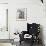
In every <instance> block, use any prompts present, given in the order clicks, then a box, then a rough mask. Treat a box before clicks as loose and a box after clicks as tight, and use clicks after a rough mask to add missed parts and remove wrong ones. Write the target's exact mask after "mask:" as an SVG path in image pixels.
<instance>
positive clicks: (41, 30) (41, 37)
mask: <svg viewBox="0 0 46 46" xmlns="http://www.w3.org/2000/svg"><path fill="white" fill-rule="evenodd" d="M40 39H41V40H42V45H43V46H45V45H44V37H43V26H42V25H40Z"/></svg>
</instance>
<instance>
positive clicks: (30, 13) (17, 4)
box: [9, 0, 46, 42]
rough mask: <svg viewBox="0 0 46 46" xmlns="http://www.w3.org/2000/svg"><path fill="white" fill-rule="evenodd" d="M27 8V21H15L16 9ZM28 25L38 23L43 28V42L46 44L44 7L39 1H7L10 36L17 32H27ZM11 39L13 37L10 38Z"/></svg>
mask: <svg viewBox="0 0 46 46" xmlns="http://www.w3.org/2000/svg"><path fill="white" fill-rule="evenodd" d="M18 8H27V21H16V9H18ZM27 22H28V23H33V22H36V23H40V24H41V25H42V27H43V35H44V41H45V42H46V36H45V34H46V16H45V5H44V4H42V3H41V1H40V0H11V1H9V31H10V32H11V33H10V34H11V36H13V33H14V32H15V31H16V30H18V31H19V32H20V31H22V30H27ZM11 38H13V37H11Z"/></svg>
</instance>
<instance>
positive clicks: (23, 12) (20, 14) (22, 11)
mask: <svg viewBox="0 0 46 46" xmlns="http://www.w3.org/2000/svg"><path fill="white" fill-rule="evenodd" d="M16 20H27V8H19V9H17V11H16Z"/></svg>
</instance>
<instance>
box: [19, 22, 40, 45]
mask: <svg viewBox="0 0 46 46" xmlns="http://www.w3.org/2000/svg"><path fill="white" fill-rule="evenodd" d="M39 33H40V24H36V23H32V24H29V23H27V31H22V34H20V35H19V36H20V44H21V42H22V41H24V40H25V38H24V35H25V34H29V35H31V36H32V37H31V38H30V40H29V41H31V43H32V44H33V43H34V42H38V43H39Z"/></svg>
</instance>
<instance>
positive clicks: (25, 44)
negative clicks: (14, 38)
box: [19, 42, 43, 46]
mask: <svg viewBox="0 0 46 46" xmlns="http://www.w3.org/2000/svg"><path fill="white" fill-rule="evenodd" d="M19 46H31V43H25V42H22V44H21V45H19ZM33 46H43V45H42V44H34V45H33Z"/></svg>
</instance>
